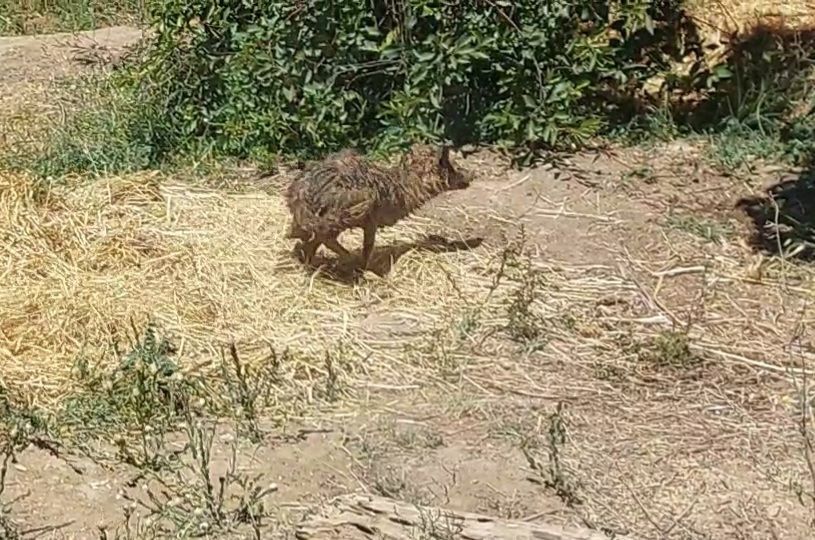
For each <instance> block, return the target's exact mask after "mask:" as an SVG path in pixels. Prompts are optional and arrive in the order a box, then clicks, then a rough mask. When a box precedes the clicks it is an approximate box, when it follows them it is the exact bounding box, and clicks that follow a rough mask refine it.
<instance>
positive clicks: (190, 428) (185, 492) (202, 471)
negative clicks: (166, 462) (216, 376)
mask: <svg viewBox="0 0 815 540" xmlns="http://www.w3.org/2000/svg"><path fill="white" fill-rule="evenodd" d="M183 432H184V434H185V435H186V438H187V444H186V445H185V451H184V453H183V454H181V455H179V457H178V462H179V466H178V467H175V468H174V470H173V471H172V474H171V476H170V478H166V477H165V476H162V475H160V474H158V473H153V474H152V475H151V479H152V480H153V481H154V482H155V483H156V484H158V486H160V489H157V490H153V489H150V488H148V489H147V490H146V492H147V499H146V500H145V499H143V498H141V497H136V498H130V500H131V502H132V503H134V504H136V505H138V506H141V507H142V508H143V509H144V510H146V512H147V519H149V520H150V523H151V527H152V529H153V530H154V531H155V532H157V533H159V534H160V535H163V536H160V537H162V538H166V537H167V536H166V535H168V534H169V535H172V537H174V538H195V537H200V536H210V535H217V536H220V535H223V534H225V533H231V532H235V531H237V530H239V529H241V528H244V527H248V528H249V529H250V530H251V531H252V534H253V537H254V538H261V537H262V536H261V529H262V527H263V524H264V523H263V522H264V520H265V519H266V518H267V517H268V516H269V512H268V510H267V509H266V506H265V504H266V499H267V498H268V497H269V495H271V494H272V493H274V492H275V491H277V486H276V485H275V484H266V485H264V484H263V483H262V481H263V477H262V476H261V475H254V476H249V475H247V474H244V473H241V472H239V470H238V455H237V446H236V445H237V442H234V441H233V443H232V445H231V447H230V457H229V461H228V465H227V470H226V472H225V473H223V474H222V475H220V476H219V477H218V479H217V483H213V481H212V472H213V466H212V449H213V442H214V439H215V426H214V425H207V424H206V423H205V422H204V421H203V420H201V419H199V418H197V417H195V416H194V415H193V414H192V413H191V412H190V411H189V410H187V411H186V414H185V420H184V422H183Z"/></svg>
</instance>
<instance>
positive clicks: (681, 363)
mask: <svg viewBox="0 0 815 540" xmlns="http://www.w3.org/2000/svg"><path fill="white" fill-rule="evenodd" d="M639 359H640V361H643V362H648V363H650V364H652V365H655V366H658V367H662V368H666V367H667V368H675V369H689V368H692V367H695V366H697V365H698V364H699V363H700V358H699V357H698V356H697V355H696V354H695V353H694V352H693V351H692V350H691V347H690V338H689V337H688V334H687V333H686V332H680V331H676V330H670V331H666V332H662V333H660V334H658V335H656V336H655V337H654V338H652V339H651V340H649V341H648V342H647V343H646V344H644V345H643V346H641V347H640V348H639Z"/></svg>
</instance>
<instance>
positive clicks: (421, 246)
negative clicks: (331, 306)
mask: <svg viewBox="0 0 815 540" xmlns="http://www.w3.org/2000/svg"><path fill="white" fill-rule="evenodd" d="M483 242H484V239H483V238H468V239H466V240H448V239H446V238H444V237H441V236H438V235H435V234H430V235H427V236H426V237H425V238H424V239H422V240H419V241H418V242H397V243H395V244H391V245H388V246H377V247H375V248H374V251H373V254H372V255H371V262H370V266H369V268H368V271H369V272H373V273H374V274H376V275H377V276H379V277H385V276H387V275H388V274H390V272H391V270H392V269H393V266H394V265H395V264H396V262H397V261H398V260H399V259H401V258H402V257H404V256H405V255H407V254H408V253H410V252H411V251H416V250H418V251H428V252H431V253H453V252H456V251H466V250H470V249H475V248H477V247H479V246H480V245H481V244H482V243H483ZM322 249H323V251H322V252H319V251H318V253H317V255H316V256H315V257H314V259H313V260H312V262H311V265H310V268H311V269H312V271H319V272H320V275H322V276H324V277H326V278H328V279H331V280H333V281H338V282H340V283H343V284H353V283H357V282H358V281H359V280H360V278H361V277H362V275H363V272H362V269H361V258H360V255H359V254H358V253H354V254H353V257H352V258H351V259H348V260H339V259H337V258H336V257H334V256H326V255H325V251H324V248H322Z"/></svg>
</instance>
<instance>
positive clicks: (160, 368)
mask: <svg viewBox="0 0 815 540" xmlns="http://www.w3.org/2000/svg"><path fill="white" fill-rule="evenodd" d="M132 332H133V334H132V342H131V347H130V350H129V351H128V352H126V353H125V352H122V351H120V350H119V347H118V344H115V343H114V344H113V346H112V348H113V351H112V352H113V355H114V357H115V358H117V359H118V365H116V367H115V368H114V370H113V371H105V370H102V369H99V367H98V366H91V365H90V363H89V362H88V361H87V360H86V359H80V361H79V362H78V363H77V377H78V379H79V381H80V382H81V384H82V391H81V392H79V393H78V394H77V395H75V396H73V397H71V398H69V399H68V400H67V401H66V403H65V405H64V407H63V409H62V411H61V412H60V414H59V416H60V421H61V423H62V424H63V425H64V426H65V427H66V428H67V430H68V431H69V432H71V435H78V436H79V440H84V439H87V438H93V437H97V436H100V435H103V434H107V435H109V436H111V437H112V438H113V439H114V440H115V442H116V445H117V447H118V449H119V453H120V457H121V458H122V459H123V460H124V461H125V462H126V463H129V464H131V465H133V466H136V467H139V468H150V469H157V468H160V467H161V466H163V464H164V460H165V458H166V456H165V455H164V442H165V440H164V439H165V436H166V434H167V433H168V432H169V431H171V430H173V429H175V427H176V425H177V422H178V420H179V418H180V417H179V414H180V411H182V410H183V409H184V408H185V407H186V406H187V404H188V403H189V401H191V399H192V397H193V396H195V395H197V394H199V393H200V389H199V388H198V387H196V384H195V382H194V381H188V380H185V378H184V377H183V376H182V374H181V372H180V370H179V368H178V366H177V364H176V363H175V362H174V361H173V359H172V355H173V353H174V352H175V348H174V347H173V345H172V344H171V343H170V342H169V341H168V340H167V339H166V338H164V337H161V336H159V335H158V333H157V330H156V329H155V327H153V326H152V325H148V327H147V329H146V330H145V331H144V333H141V332H139V331H138V329H136V328H135V327H134V328H133V330H132Z"/></svg>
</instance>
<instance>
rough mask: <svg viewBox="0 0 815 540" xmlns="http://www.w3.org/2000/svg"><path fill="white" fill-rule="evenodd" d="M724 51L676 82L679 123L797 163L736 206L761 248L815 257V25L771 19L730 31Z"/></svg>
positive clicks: (741, 148)
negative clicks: (714, 60)
mask: <svg viewBox="0 0 815 540" xmlns="http://www.w3.org/2000/svg"><path fill="white" fill-rule="evenodd" d="M723 53H724V54H723V55H722V57H721V58H722V60H721V61H720V62H718V63H716V64H715V65H706V64H705V63H704V62H701V61H700V62H697V63H696V64H695V65H694V66H693V69H691V71H690V73H689V74H688V75H687V76H686V77H684V78H682V79H681V80H679V79H678V80H676V81H674V87H673V90H674V95H673V96H672V99H671V116H672V118H673V121H674V123H675V124H676V125H677V126H678V127H679V128H680V129H682V128H685V129H687V130H689V131H691V132H696V133H699V132H702V133H710V134H715V135H717V137H720V138H719V140H720V141H725V140H729V141H733V142H732V143H731V144H733V145H734V146H733V148H734V151H738V152H742V153H744V154H745V155H748V157H749V155H752V157H753V158H764V159H769V160H772V161H775V160H779V159H780V160H786V161H787V162H789V163H791V164H794V165H795V166H796V171H797V172H795V173H794V174H792V175H786V176H782V177H780V178H779V179H778V181H777V182H776V183H775V184H774V185H773V186H772V187H770V188H768V189H766V190H765V192H764V193H762V194H760V195H758V196H749V197H744V198H742V199H740V200H739V201H738V202H737V203H736V206H737V208H739V209H740V210H742V211H743V212H744V213H745V214H746V215H747V217H748V218H749V220H750V222H751V225H752V231H751V234H750V242H751V244H752V246H753V247H754V248H755V249H756V250H759V251H761V252H764V253H768V254H773V255H782V256H785V257H793V258H796V259H799V260H807V261H813V260H815V99H814V98H813V97H814V96H815V28H811V27H810V28H789V27H786V26H784V25H783V24H781V23H777V24H773V23H765V24H762V25H758V26H756V27H754V28H753V29H751V30H750V31H749V32H746V33H743V34H741V35H731V36H730V37H729V42H728V43H727V45H726V49H725V50H724V51H723ZM739 141H741V142H739ZM791 168H792V167H791Z"/></svg>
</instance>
